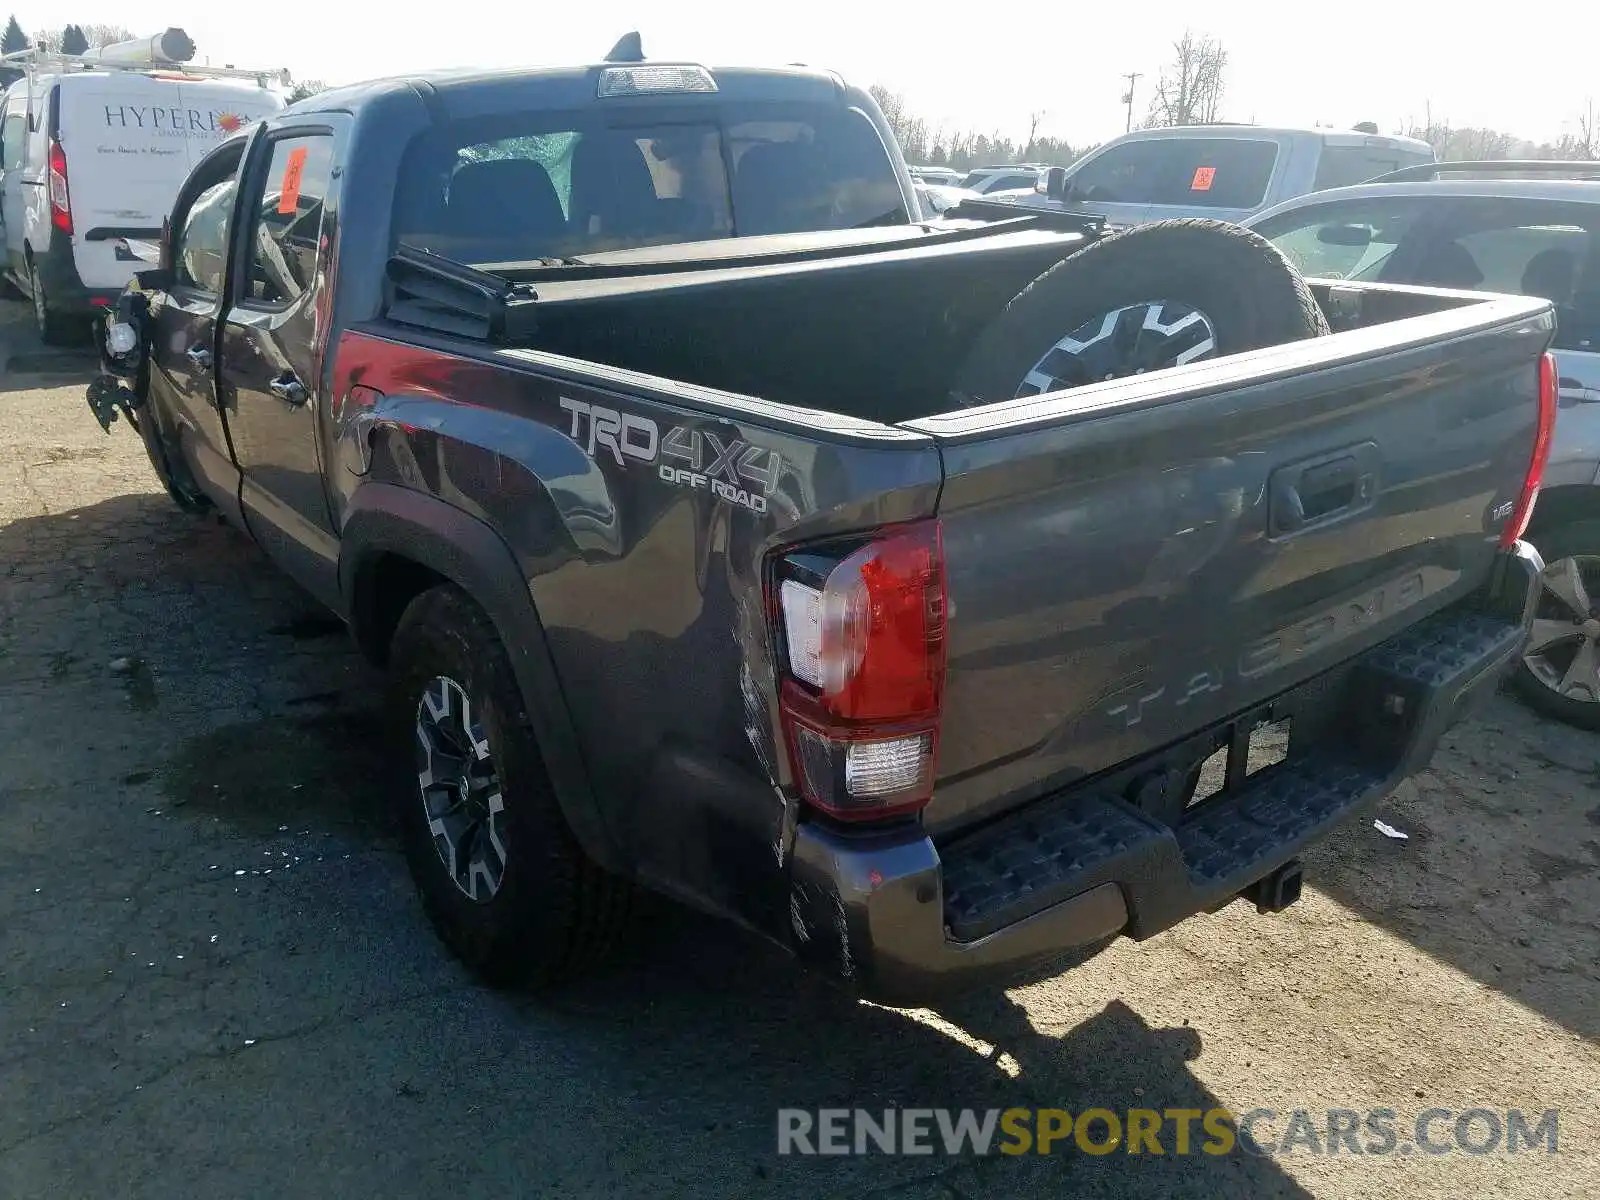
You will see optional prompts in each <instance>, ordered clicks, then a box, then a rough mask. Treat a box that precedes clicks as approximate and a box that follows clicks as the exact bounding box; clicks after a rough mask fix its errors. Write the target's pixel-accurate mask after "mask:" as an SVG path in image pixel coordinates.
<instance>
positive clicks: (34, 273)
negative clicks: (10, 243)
mask: <svg viewBox="0 0 1600 1200" xmlns="http://www.w3.org/2000/svg"><path fill="white" fill-rule="evenodd" d="M28 289H29V291H31V292H32V293H33V327H34V330H35V331H36V332H37V333H38V335H39V340H40V341H41V342H43V343H44V344H45V345H47V346H63V345H66V344H67V343H68V342H71V341H72V340H73V338H74V335H75V334H76V333H78V332H79V329H78V323H77V322H75V321H73V320H72V319H71V318H70V317H65V316H63V315H62V314H61V313H60V312H58V311H57V310H56V309H55V308H54V307H52V305H51V304H50V297H49V296H48V295H46V294H45V290H44V281H43V280H41V279H40V278H39V271H38V268H36V267H35V266H34V264H33V259H31V258H30V259H29V260H28Z"/></svg>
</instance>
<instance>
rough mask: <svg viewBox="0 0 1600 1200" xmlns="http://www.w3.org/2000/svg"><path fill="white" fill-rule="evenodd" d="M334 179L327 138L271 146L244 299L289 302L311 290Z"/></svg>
mask: <svg viewBox="0 0 1600 1200" xmlns="http://www.w3.org/2000/svg"><path fill="white" fill-rule="evenodd" d="M332 177H333V139H332V138H331V137H329V136H327V135H326V134H315V135H312V136H310V137H287V138H280V139H278V140H277V141H275V142H274V143H273V144H272V160H271V162H269V163H268V164H267V174H266V180H265V185H264V188H263V191H262V193H261V197H260V200H259V201H258V202H257V203H256V205H255V215H254V221H255V228H254V231H253V233H252V235H251V238H250V264H249V274H248V276H247V278H246V282H245V286H244V299H246V300H253V301H255V302H257V303H260V304H289V303H292V302H293V301H295V300H297V299H299V298H300V296H301V295H302V294H304V293H305V291H306V290H307V289H308V288H310V287H311V284H312V281H313V279H314V278H315V276H316V272H317V251H318V248H319V246H320V244H321V239H322V206H323V202H324V201H325V200H326V198H327V195H328V183H329V181H330V180H331V179H332Z"/></svg>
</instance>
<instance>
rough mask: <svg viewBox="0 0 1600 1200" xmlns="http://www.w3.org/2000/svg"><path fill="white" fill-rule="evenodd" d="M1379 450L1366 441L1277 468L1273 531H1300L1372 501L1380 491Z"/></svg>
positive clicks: (1274, 476) (1348, 512) (1331, 519)
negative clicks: (1378, 488)
mask: <svg viewBox="0 0 1600 1200" xmlns="http://www.w3.org/2000/svg"><path fill="white" fill-rule="evenodd" d="M1377 450H1378V447H1377V445H1376V444H1375V443H1373V442H1366V443H1363V444H1362V445H1360V446H1353V447H1351V448H1350V449H1348V450H1345V451H1340V452H1335V453H1334V454H1332V455H1324V456H1322V457H1320V458H1316V459H1312V460H1311V461H1310V462H1305V463H1299V464H1296V465H1293V466H1288V467H1282V468H1280V469H1279V470H1277V471H1275V472H1274V473H1273V477H1272V501H1271V504H1272V508H1271V519H1270V526H1271V530H1270V532H1271V533H1272V534H1274V535H1279V534H1286V533H1298V532H1299V531H1300V530H1302V529H1306V528H1309V527H1310V526H1313V525H1323V524H1326V523H1328V522H1331V521H1334V520H1337V519H1339V518H1341V517H1346V516H1349V515H1350V514H1352V513H1356V512H1360V511H1361V510H1362V509H1365V508H1367V507H1368V506H1369V505H1371V503H1372V501H1373V497H1374V496H1375V495H1376V494H1377V477H1378V476H1377V466H1376V459H1377Z"/></svg>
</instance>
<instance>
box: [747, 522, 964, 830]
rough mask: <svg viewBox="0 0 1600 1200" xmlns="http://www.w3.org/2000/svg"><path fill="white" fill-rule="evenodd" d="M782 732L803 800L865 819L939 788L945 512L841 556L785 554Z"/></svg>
mask: <svg viewBox="0 0 1600 1200" xmlns="http://www.w3.org/2000/svg"><path fill="white" fill-rule="evenodd" d="M774 584H775V587H776V594H775V596H774V597H773V599H774V601H775V604H774V609H775V613H776V617H777V620H778V623H779V626H780V630H781V635H782V643H783V648H784V652H785V660H786V674H785V678H784V681H783V685H782V689H781V702H782V709H783V718H784V733H785V736H786V738H787V740H788V743H789V758H790V764H791V766H792V768H793V772H794V779H795V784H796V786H797V787H798V788H799V789H800V793H801V795H802V796H803V797H804V798H805V799H806V801H807V802H809V803H810V804H812V805H814V806H816V807H817V808H818V809H821V810H822V811H824V812H827V813H831V814H832V815H834V816H836V817H842V818H845V819H851V820H860V819H866V818H872V817H880V816H885V815H888V814H891V813H900V812H908V811H910V810H913V809H917V808H920V807H922V806H923V805H924V804H926V803H927V802H928V799H929V797H930V796H932V794H933V779H934V765H935V762H936V760H937V756H938V747H939V718H940V714H941V711H942V703H943V697H944V674H945V575H944V550H943V545H942V542H941V538H940V530H939V523H938V522H937V521H926V522H920V523H918V524H914V525H905V526H900V527H898V528H894V529H889V530H885V531H884V532H883V533H882V534H880V535H878V536H876V537H874V538H873V539H872V540H870V541H868V542H866V543H865V544H863V545H860V546H859V547H857V548H855V549H853V550H852V551H851V552H850V553H848V554H845V555H843V556H842V557H839V556H835V555H829V554H827V553H826V552H825V551H818V552H811V551H804V550H802V551H795V552H791V553H790V554H788V555H787V556H785V557H784V558H783V560H782V561H781V562H780V564H779V567H778V571H777V574H776V576H775V579H774Z"/></svg>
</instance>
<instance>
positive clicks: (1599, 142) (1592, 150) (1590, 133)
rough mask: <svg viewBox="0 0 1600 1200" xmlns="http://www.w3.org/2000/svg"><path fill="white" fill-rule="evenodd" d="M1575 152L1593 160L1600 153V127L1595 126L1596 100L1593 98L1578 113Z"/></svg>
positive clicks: (1576, 154)
mask: <svg viewBox="0 0 1600 1200" xmlns="http://www.w3.org/2000/svg"><path fill="white" fill-rule="evenodd" d="M1572 149H1573V154H1574V156H1575V157H1577V158H1581V159H1584V160H1586V161H1592V160H1593V159H1594V158H1595V157H1596V156H1597V155H1600V129H1597V128H1596V127H1595V120H1594V101H1593V100H1592V99H1591V100H1589V101H1588V103H1587V104H1586V105H1585V106H1584V110H1583V111H1582V112H1581V113H1579V114H1578V134H1577V137H1576V138H1575V139H1574V145H1573V148H1572Z"/></svg>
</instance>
